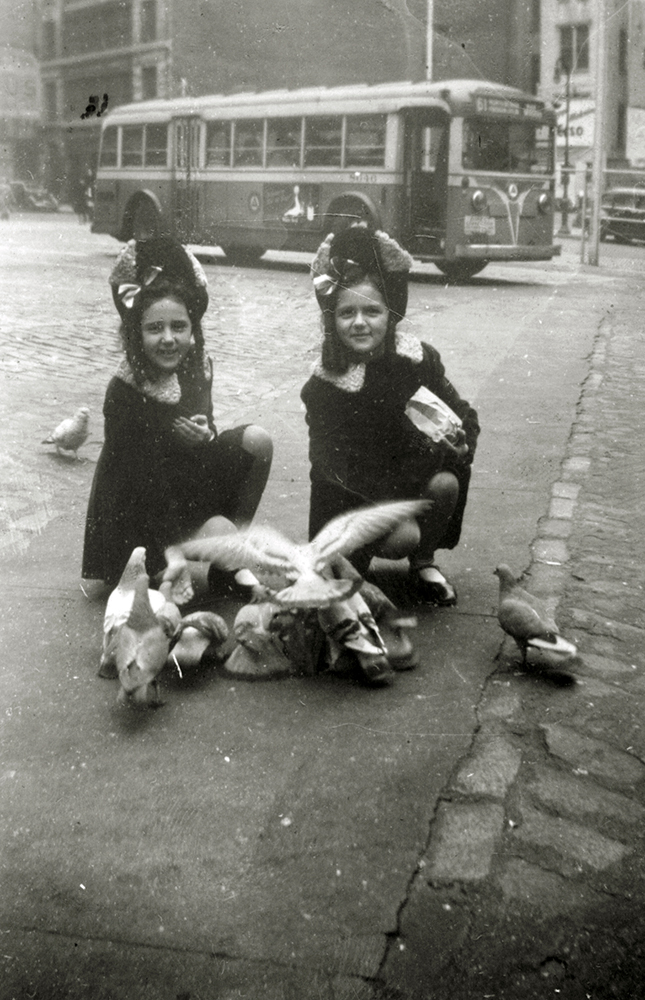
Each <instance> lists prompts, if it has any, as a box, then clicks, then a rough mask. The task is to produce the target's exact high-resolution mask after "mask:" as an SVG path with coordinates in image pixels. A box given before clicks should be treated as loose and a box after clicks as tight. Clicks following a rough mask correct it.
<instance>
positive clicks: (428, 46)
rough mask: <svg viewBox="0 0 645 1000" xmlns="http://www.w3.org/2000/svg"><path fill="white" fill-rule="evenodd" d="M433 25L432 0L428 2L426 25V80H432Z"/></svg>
mask: <svg viewBox="0 0 645 1000" xmlns="http://www.w3.org/2000/svg"><path fill="white" fill-rule="evenodd" d="M433 24H434V0H428V23H427V25H426V80H432V33H433Z"/></svg>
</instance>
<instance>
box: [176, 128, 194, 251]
mask: <svg viewBox="0 0 645 1000" xmlns="http://www.w3.org/2000/svg"><path fill="white" fill-rule="evenodd" d="M172 130H173V149H174V153H173V161H172V162H173V170H172V194H171V201H172V231H173V233H174V235H175V236H176V237H177V239H179V240H181V241H182V242H184V243H185V242H190V241H191V240H194V238H195V234H196V233H197V231H198V230H199V185H198V182H197V181H198V168H199V145H200V135H201V129H200V120H199V118H175V119H173V123H172Z"/></svg>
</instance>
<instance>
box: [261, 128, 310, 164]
mask: <svg viewBox="0 0 645 1000" xmlns="http://www.w3.org/2000/svg"><path fill="white" fill-rule="evenodd" d="M301 136H302V118H270V119H269V121H268V123H267V167H299V166H300V138H301Z"/></svg>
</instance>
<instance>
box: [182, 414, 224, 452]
mask: <svg viewBox="0 0 645 1000" xmlns="http://www.w3.org/2000/svg"><path fill="white" fill-rule="evenodd" d="M172 426H173V430H174V432H175V434H176V435H177V437H179V438H180V439H181V440H182V441H183V442H184V444H187V445H189V446H191V447H196V446H197V445H200V444H207V443H208V442H209V441H212V440H213V438H214V436H215V435H214V434H213V432H212V430H211V429H210V427H209V426H208V419H207V417H205V416H204V414H203V413H196V414H195V416H194V417H178V418H177V420H175V421H174V422H173V425H172Z"/></svg>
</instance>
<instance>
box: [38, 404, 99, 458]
mask: <svg viewBox="0 0 645 1000" xmlns="http://www.w3.org/2000/svg"><path fill="white" fill-rule="evenodd" d="M89 433H90V411H89V410H88V408H87V406H81V407H80V408H79V409H78V410H77V411H76V413H75V414H74V416H73V417H67V419H66V420H61V422H60V424H59V425H58V427H57V428H56V429H55V430H53V431H52V432H51V434H50V435H49V437H46V438H45V440H44V441H43V442H42V444H55V445H56V451H57V452H58V454H59V455H60V454H61V452H63V451H73V452H74V455H75V457H76V458H77V459H78V449H79V448H80V447H81V445H82V444H84V443H85V441H87V437H88V435H89Z"/></svg>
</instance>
